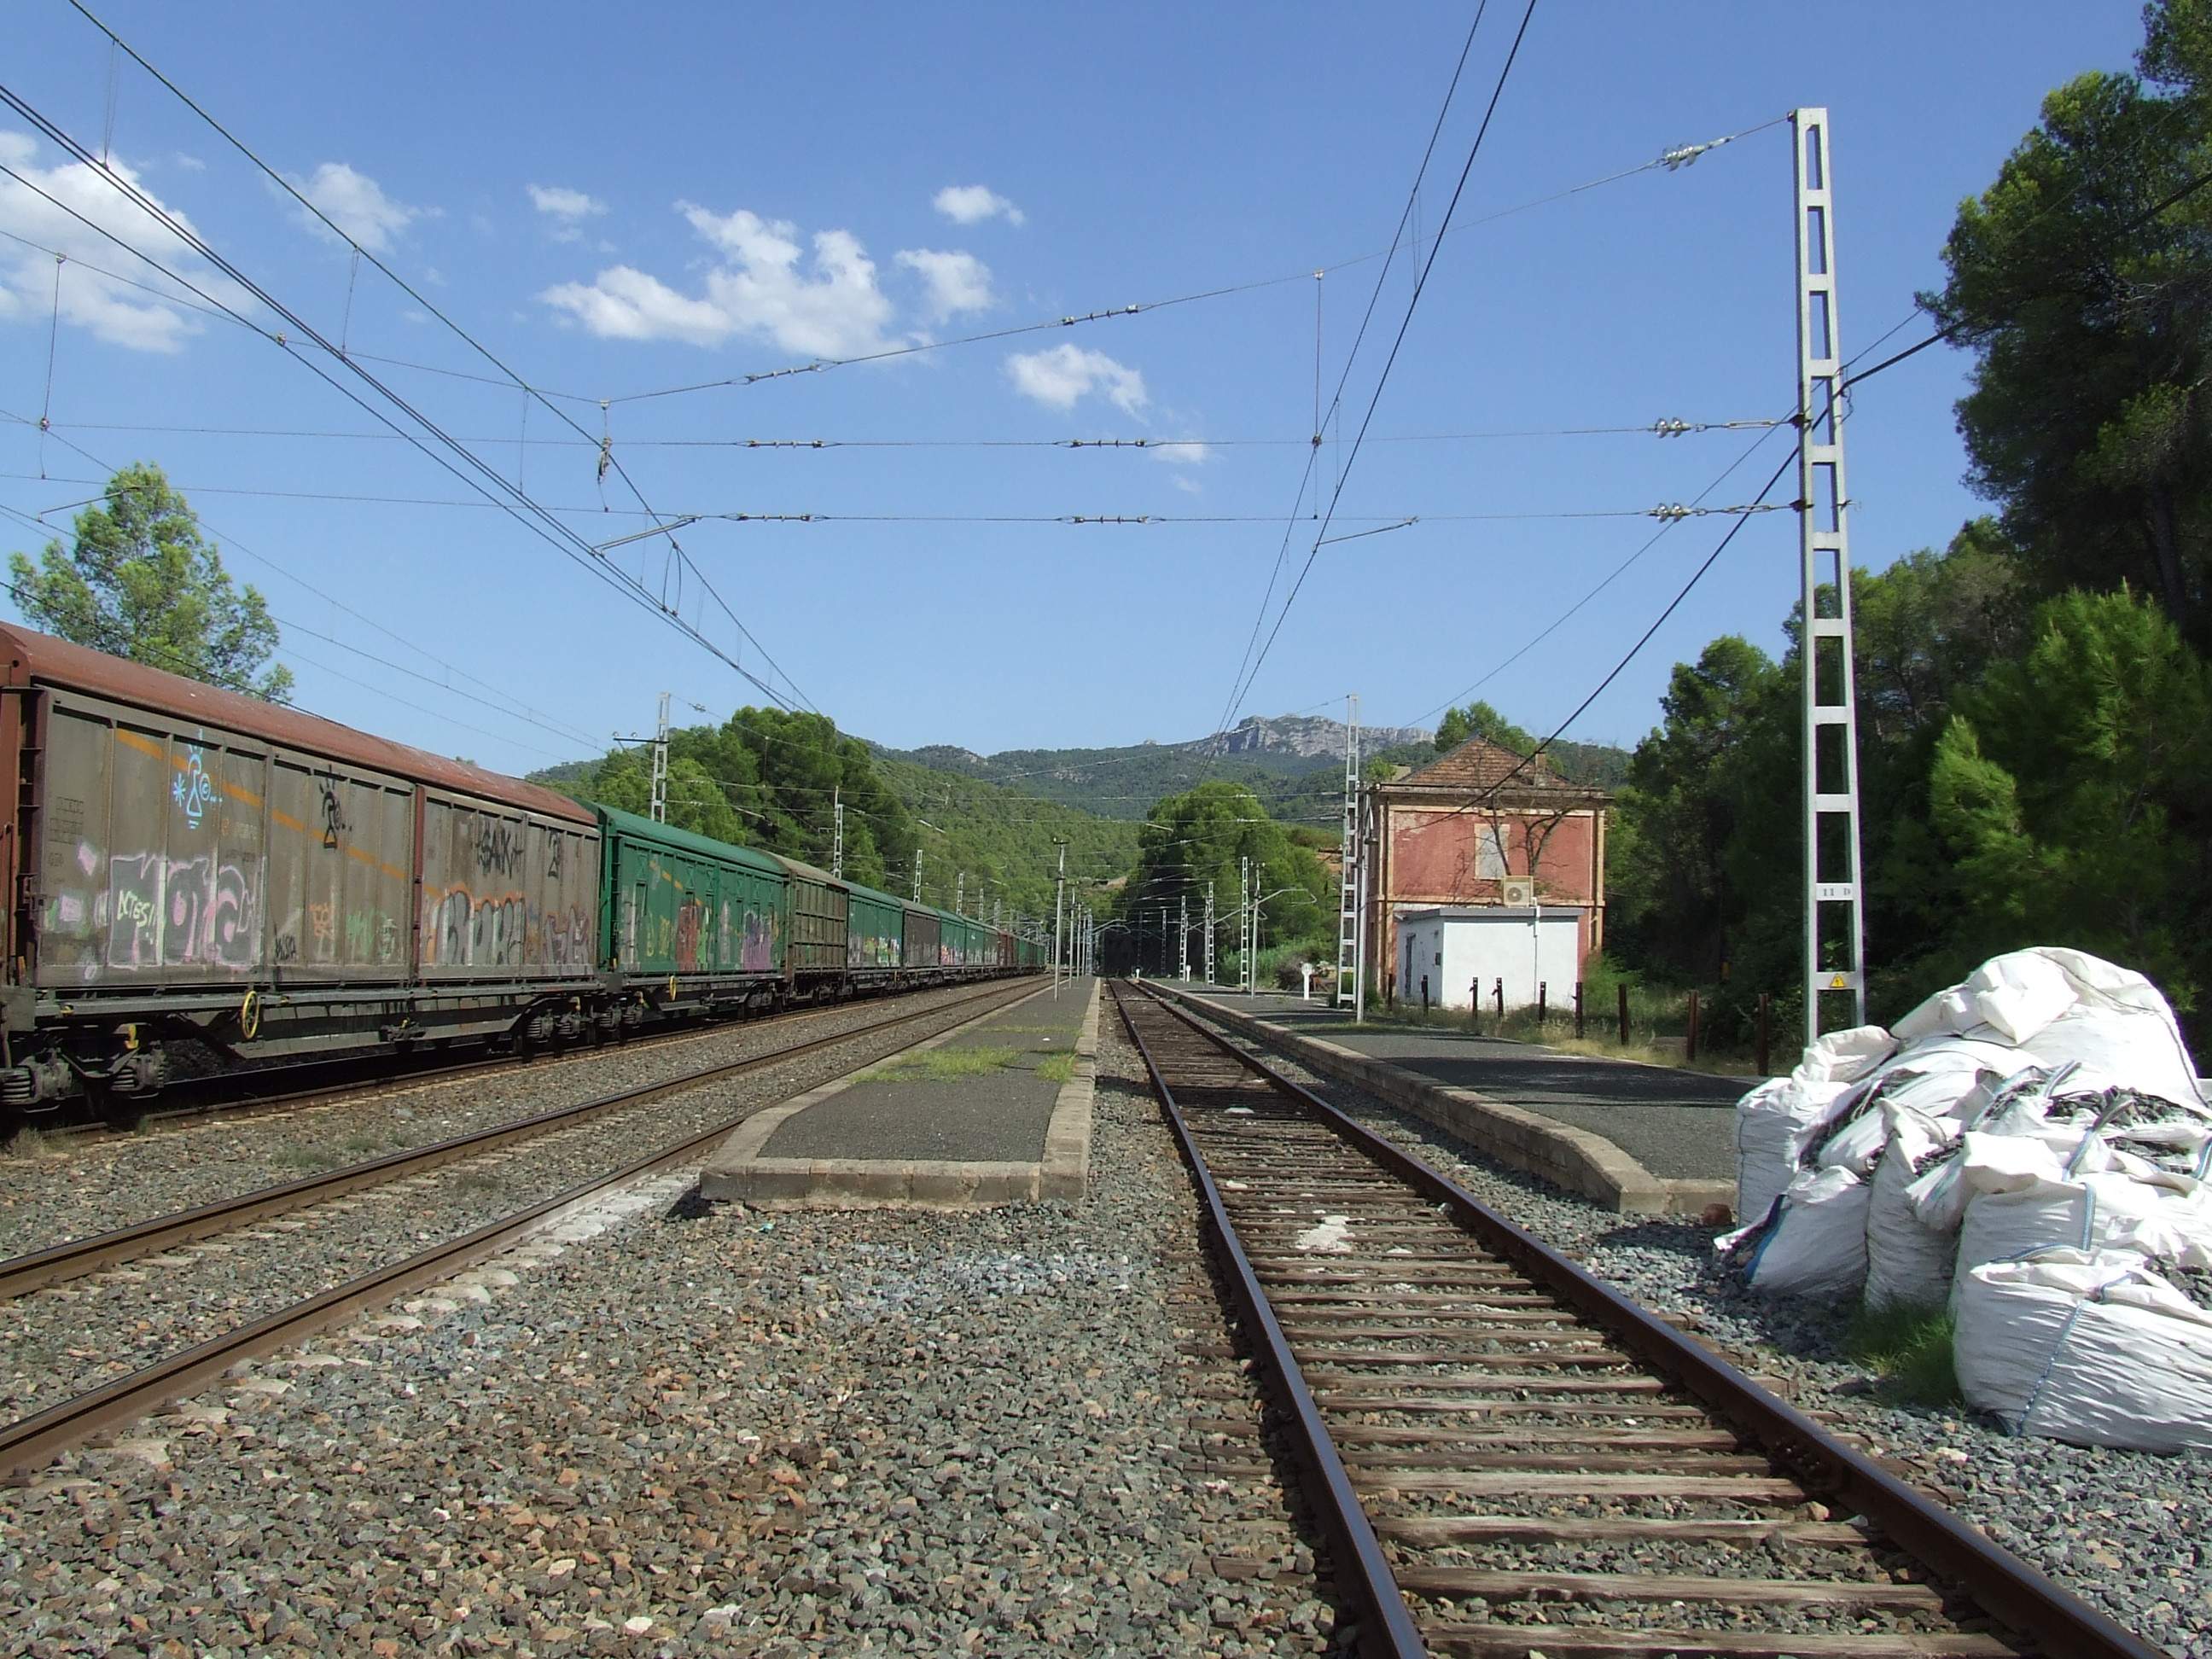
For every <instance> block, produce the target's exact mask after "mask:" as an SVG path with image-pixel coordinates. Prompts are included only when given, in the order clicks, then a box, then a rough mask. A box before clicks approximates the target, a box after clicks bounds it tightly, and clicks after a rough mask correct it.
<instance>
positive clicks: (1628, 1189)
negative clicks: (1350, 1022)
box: [1158, 985, 1735, 1215]
mask: <svg viewBox="0 0 2212 1659" xmlns="http://www.w3.org/2000/svg"><path fill="white" fill-rule="evenodd" d="M1158 988H1159V989H1162V990H1164V991H1166V992H1168V993H1169V994H1170V995H1172V996H1176V997H1180V998H1182V1000H1185V1001H1187V1002H1188V1003H1190V1004H1191V1005H1192V1006H1194V1007H1196V1008H1199V1009H1201V1010H1203V1011H1204V1012H1205V1013H1206V1015H1207V1016H1208V1017H1209V1018H1213V1019H1216V1020H1218V1021H1219V1022H1220V1023H1221V1024H1224V1025H1225V1026H1227V1027H1228V1028H1229V1029H1230V1030H1232V1031H1236V1032H1237V1033H1239V1034H1240V1035H1242V1036H1248V1037H1249V1038H1251V1039H1252V1040H1253V1041H1254V1042H1258V1043H1260V1044H1261V1045H1262V1046H1263V1047H1266V1048H1273V1050H1275V1051H1276V1052H1277V1053H1278V1054H1286V1055H1288V1056H1289V1057H1290V1058H1291V1059H1293V1060H1297V1061H1298V1062H1299V1063H1300V1064H1302V1065H1304V1066H1310V1067H1312V1068H1313V1069H1314V1070H1315V1071H1316V1072H1319V1073H1322V1075H1323V1076H1324V1077H1330V1078H1334V1079H1336V1080H1337V1081H1338V1082H1340V1083H1346V1084H1350V1085H1352V1087H1353V1088H1356V1089H1363V1090H1364V1091H1367V1092H1368V1093H1369V1094H1371V1095H1374V1096H1375V1097H1377V1098H1378V1099H1381V1100H1385V1101H1388V1102H1389V1103H1390V1104H1391V1105H1393V1106H1395V1107H1397V1108H1398V1109H1401V1111H1407V1112H1411V1113H1412V1114H1413V1115H1414V1116H1415V1117H1418V1118H1419V1119H1421V1120H1422V1121H1424V1122H1427V1123H1432V1124H1434V1125H1436V1127H1438V1128H1440V1129H1443V1130H1444V1131H1446V1132H1447V1133H1450V1134H1453V1135H1456V1136H1457V1137H1458V1138H1459V1139H1462V1140H1463V1141H1465V1142H1467V1143H1468V1145H1469V1146H1473V1147H1474V1148H1475V1149H1476V1150H1477V1151H1478V1152H1483V1153H1485V1154H1486V1155H1488V1156H1489V1157H1491V1158H1496V1159H1497V1160H1498V1162H1499V1163H1501V1164H1510V1165H1511V1166H1512V1167H1513V1168H1515V1169H1516V1170H1527V1171H1528V1173H1529V1174H1531V1175H1534V1176H1541V1177H1542V1178H1543V1179H1544V1180H1546V1181H1548V1182H1551V1183H1552V1184H1553V1186H1555V1187H1560V1188H1565V1190H1567V1191H1568V1192H1571V1193H1574V1194H1577V1195H1578V1196H1580V1197H1583V1198H1587V1199H1589V1200H1593V1201H1595V1202H1596V1203H1599V1204H1602V1205H1604V1206H1606V1207H1607V1208H1608V1209H1612V1210H1617V1211H1619V1212H1620V1213H1622V1214H1624V1215H1698V1214H1701V1213H1702V1212H1705V1210H1707V1209H1709V1208H1711V1206H1713V1205H1716V1204H1720V1205H1725V1206H1731V1207H1733V1206H1734V1205H1735V1182H1729V1181H1690V1180H1682V1179H1678V1178H1674V1177H1669V1176H1656V1175H1654V1174H1652V1173H1651V1171H1650V1170H1647V1169H1645V1168H1644V1165H1643V1164H1641V1163H1639V1162H1638V1161H1637V1159H1635V1158H1632V1157H1631V1156H1630V1155H1629V1154H1628V1153H1627V1152H1626V1151H1624V1150H1623V1149H1622V1148H1620V1146H1615V1145H1614V1144H1613V1142H1612V1141H1610V1140H1607V1139H1606V1138H1605V1137H1604V1136H1603V1135H1601V1134H1597V1133H1594V1132H1592V1131H1590V1130H1588V1129H1579V1128H1577V1127H1573V1126H1572V1125H1571V1124H1566V1123H1561V1122H1559V1121H1557V1120H1556V1119H1553V1118H1548V1117H1546V1116H1544V1115H1542V1114H1541V1113H1539V1112H1533V1111H1530V1110H1528V1109H1527V1108H1525V1107H1521V1106H1512V1105H1508V1104H1507V1103H1505V1102H1504V1101H1502V1100H1492V1099H1490V1098H1489V1097H1487V1096H1485V1095H1480V1094H1478V1093H1476V1092H1475V1091H1474V1090H1472V1089H1461V1088H1455V1087H1453V1086H1451V1085H1448V1084H1442V1083H1437V1082H1433V1081H1431V1079H1428V1078H1425V1077H1423V1076H1421V1075H1420V1074H1419V1073H1415V1072H1409V1071H1407V1070H1406V1069H1405V1068H1404V1067H1403V1066H1394V1065H1392V1064H1391V1063H1390V1062H1389V1061H1388V1060H1377V1059H1375V1058H1374V1057H1373V1056H1371V1055H1369V1054H1358V1053H1357V1052H1355V1051H1354V1050H1352V1049H1350V1048H1344V1047H1343V1046H1341V1045H1340V1044H1338V1043H1334V1042H1327V1041H1324V1040H1323V1039H1322V1038H1320V1037H1312V1036H1304V1035H1302V1034H1301V1033H1299V1032H1297V1031H1293V1030H1290V1029H1288V1028H1287V1027H1285V1026H1282V1025H1278V1024H1275V1023H1274V1022H1273V1020H1266V1019H1261V1018H1257V1017H1256V1016H1255V1015H1252V1014H1248V1013H1242V1012H1238V1011H1237V1010H1236V1009H1234V1008H1231V1007H1228V1006H1225V1005H1224V1004H1222V1003H1219V1002H1217V1001H1215V1000H1213V999H1212V998H1210V997H1202V996H1199V995H1197V994H1194V993H1191V992H1188V991H1182V990H1178V989H1176V987H1173V986H1167V985H1162V986H1159V987H1158Z"/></svg>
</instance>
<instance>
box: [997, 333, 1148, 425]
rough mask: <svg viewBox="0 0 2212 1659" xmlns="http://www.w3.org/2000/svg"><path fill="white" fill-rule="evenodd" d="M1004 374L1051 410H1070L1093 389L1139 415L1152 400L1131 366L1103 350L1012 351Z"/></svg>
mask: <svg viewBox="0 0 2212 1659" xmlns="http://www.w3.org/2000/svg"><path fill="white" fill-rule="evenodd" d="M1006 374H1007V375H1008V376H1009V378H1011V379H1012V381H1013V383H1014V390H1015V391H1017V392H1020V393H1021V394H1022V395H1023V396H1024V397H1025V398H1036V400H1037V402H1039V403H1041V404H1049V405H1051V406H1052V407H1053V408H1054V409H1073V408H1074V407H1075V404H1076V401H1077V399H1079V398H1084V397H1087V396H1088V395H1090V394H1091V392H1097V393H1098V394H1099V395H1100V396H1102V397H1103V398H1106V400H1107V401H1108V402H1109V403H1111V404H1113V405H1114V406H1115V408H1117V409H1119V410H1121V412H1122V413H1123V414H1125V415H1141V414H1142V413H1143V412H1144V410H1145V406H1146V404H1149V403H1150V402H1151V401H1152V399H1151V398H1148V397H1147V396H1146V392H1145V377H1144V376H1143V375H1142V374H1139V373H1138V372H1137V371H1136V370H1135V369H1133V368H1128V367H1127V366H1126V365H1124V364H1121V363H1117V362H1115V361H1114V360H1113V359H1112V358H1111V357H1109V356H1107V355H1106V354H1105V353H1104V352H1103V351H1085V350H1083V349H1080V348H1079V347H1076V346H1072V345H1059V346H1054V347H1053V348H1052V349H1050V350H1048V351H1031V352H1026V353H1024V352H1016V353H1015V354H1014V355H1013V356H1010V357H1008V358H1007V359H1006Z"/></svg>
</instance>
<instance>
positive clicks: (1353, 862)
mask: <svg viewBox="0 0 2212 1659" xmlns="http://www.w3.org/2000/svg"><path fill="white" fill-rule="evenodd" d="M1340 859H1341V862H1340V866H1339V867H1338V869H1337V872H1336V873H1337V894H1336V1005H1337V1006H1338V1007H1340V1008H1341V1007H1342V1006H1344V1005H1345V1004H1346V1003H1347V1002H1349V1003H1352V1004H1353V1005H1354V1006H1357V1005H1358V999H1359V699H1358V697H1357V696H1351V695H1347V696H1346V697H1345V699H1344V845H1343V850H1342V853H1341V854H1340ZM1353 1018H1355V1019H1356V1018H1358V1015H1357V1014H1354V1016H1353Z"/></svg>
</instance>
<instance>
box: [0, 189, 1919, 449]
mask: <svg viewBox="0 0 2212 1659" xmlns="http://www.w3.org/2000/svg"><path fill="white" fill-rule="evenodd" d="M0 234H5V233H4V232H0ZM33 246H35V245H33ZM151 291H152V290H149V292H151ZM1899 326H1900V327H1901V326H1903V325H1901V324H1900V325H1899ZM1892 332H1894V330H1893V331H1892ZM353 355H354V356H356V357H359V356H364V355H365V354H363V353H362V352H358V351H356V352H355V353H354V354H353ZM56 424H58V425H66V426H68V428H70V430H71V431H73V432H143V433H149V434H153V435H159V436H166V437H198V438H287V439H302V440H311V439H320V440H344V441H353V442H357V443H401V442H404V441H405V440H404V437H403V436H401V435H396V434H393V433H390V432H343V431H332V430H330V429H327V428H313V427H251V426H208V425H175V424H168V425H163V424H155V423H149V422H136V421H70V422H57V423H56ZM1778 424H1781V425H1786V424H1787V422H1774V421H1688V420H1681V419H1679V418H1675V417H1673V416H1662V417H1661V418H1660V419H1658V420H1656V421H1646V422H1642V423H1641V424H1638V425H1633V426H1631V425H1615V426H1561V427H1520V428H1497V429H1494V430H1490V431H1479V432H1395V433H1372V434H1370V435H1369V436H1368V440H1367V441H1368V442H1369V443H1370V444H1431V443H1475V442H1482V441H1492V440H1500V439H1522V438H1594V437H1616V436H1637V437H1647V438H1648V437H1653V436H1657V437H1662V438H1674V437H1683V436H1689V435H1699V434H1703V433H1709V432H1741V431H1748V430H1751V429H1753V428H1763V427H1771V426H1775V425H1778ZM459 441H460V442H462V443H465V444H514V445H517V446H518V447H529V448H534V449H556V448H558V449H588V450H593V451H596V450H597V449H598V448H599V440H598V439H596V438H532V437H530V436H528V435H524V436H523V437H521V438H520V439H517V438H513V437H507V436H495V437H465V438H461V439H459ZM1310 446H1311V441H1310V439H1306V438H1211V437H1200V436H1191V437H1181V438H1156V437H1152V436H1148V435H1139V436H1135V437H1103V438H627V439H624V440H623V448H625V449H744V450H786V449H789V450H832V449H1067V450H1122V451H1143V452H1146V453H1151V454H1155V455H1160V456H1163V457H1164V458H1168V459H1173V458H1174V452H1176V450H1181V449H1255V448H1270V449H1291V448H1295V447H1310Z"/></svg>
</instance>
